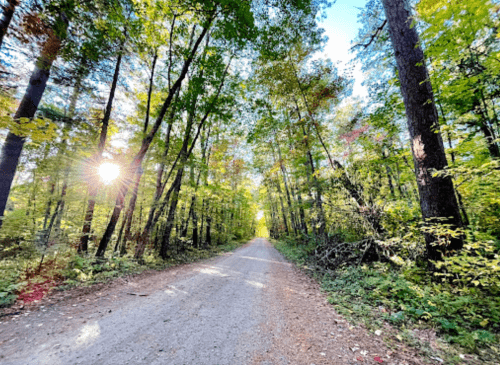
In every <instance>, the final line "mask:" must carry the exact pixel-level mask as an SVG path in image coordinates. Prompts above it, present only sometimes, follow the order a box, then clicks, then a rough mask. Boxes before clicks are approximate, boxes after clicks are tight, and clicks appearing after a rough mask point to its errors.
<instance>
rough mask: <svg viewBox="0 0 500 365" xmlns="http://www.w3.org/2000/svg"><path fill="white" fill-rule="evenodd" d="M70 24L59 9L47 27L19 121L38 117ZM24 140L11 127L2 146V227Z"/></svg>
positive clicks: (19, 108) (0, 169)
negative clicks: (51, 24) (53, 66)
mask: <svg viewBox="0 0 500 365" xmlns="http://www.w3.org/2000/svg"><path fill="white" fill-rule="evenodd" d="M68 25H69V20H68V17H67V15H66V13H65V11H64V10H63V9H60V11H59V15H58V17H57V20H56V21H55V23H54V25H53V26H52V27H44V30H45V37H46V40H45V42H44V43H43V46H42V49H41V51H40V56H39V57H38V59H37V61H36V64H35V69H34V70H33V73H32V74H31V77H30V80H29V83H28V87H27V88H26V91H25V93H24V96H23V99H22V100H21V104H19V107H18V109H17V111H16V114H15V115H14V121H15V122H16V123H18V124H22V123H23V122H25V121H26V119H31V118H33V117H34V116H35V113H36V111H37V109H38V105H39V104H40V100H41V99H42V96H43V94H44V92H45V88H46V87H47V81H48V79H49V76H50V70H51V68H52V64H53V63H54V61H55V59H56V57H57V55H58V54H59V51H60V49H61V46H62V40H63V39H64V37H65V35H66V30H67V29H68ZM25 141H26V137H25V136H23V135H22V134H20V133H16V132H15V131H12V130H11V131H9V134H8V135H7V138H6V139H5V142H4V144H3V147H2V154H1V156H0V171H1V172H2V173H1V174H0V227H1V225H2V220H1V219H2V218H3V215H4V211H5V206H6V204H7V199H8V198H9V193H10V188H11V186H12V181H13V180H14V175H15V173H16V169H17V165H18V163H19V157H20V156H21V152H22V150H23V146H24V143H25Z"/></svg>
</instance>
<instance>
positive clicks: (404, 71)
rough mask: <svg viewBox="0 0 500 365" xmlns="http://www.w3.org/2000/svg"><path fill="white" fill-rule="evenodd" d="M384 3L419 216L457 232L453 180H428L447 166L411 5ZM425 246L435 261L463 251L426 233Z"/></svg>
mask: <svg viewBox="0 0 500 365" xmlns="http://www.w3.org/2000/svg"><path fill="white" fill-rule="evenodd" d="M382 2H383V5H384V9H385V14H386V17H387V22H388V25H389V34H390V37H391V40H392V45H393V47H394V52H395V57H396V61H397V64H398V70H399V80H400V82H401V93H402V95H403V99H404V103H405V107H406V117H407V122H408V129H409V132H410V139H411V143H412V153H413V161H414V165H415V174H416V177H417V185H418V190H419V196H420V207H421V210H422V216H423V218H424V220H425V221H427V222H428V223H436V222H435V221H433V220H435V219H438V218H443V219H445V220H444V222H443V223H448V224H452V225H453V226H454V227H461V226H462V220H461V217H460V211H459V207H458V202H457V199H456V197H455V191H454V188H453V182H452V180H451V177H449V176H447V177H442V176H437V177H433V176H432V174H433V171H442V170H443V169H445V168H446V167H447V166H448V163H447V161H446V155H445V151H444V146H443V140H442V138H441V134H440V133H439V123H438V114H437V110H436V105H435V103H434V95H433V93H432V87H431V84H430V82H429V74H428V72H427V68H426V66H425V60H424V53H423V51H422V49H421V47H420V42H419V38H418V34H417V30H416V27H413V26H412V25H411V22H412V18H411V13H410V12H411V5H410V2H409V0H382ZM436 132H438V133H436ZM425 241H426V247H427V258H428V259H429V260H439V259H441V257H442V254H443V253H445V252H447V251H449V250H460V249H461V248H462V247H463V240H462V239H453V240H452V241H451V243H450V245H449V246H448V247H440V246H437V245H435V241H436V237H435V236H434V235H432V234H431V233H426V235H425Z"/></svg>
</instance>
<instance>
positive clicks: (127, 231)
mask: <svg viewBox="0 0 500 365" xmlns="http://www.w3.org/2000/svg"><path fill="white" fill-rule="evenodd" d="M142 173H143V171H142V168H141V167H139V168H138V169H137V172H136V174H135V183H134V189H133V190H132V196H131V197H130V202H129V203H128V209H127V214H126V215H125V218H124V219H125V233H124V235H123V243H122V245H121V249H120V255H122V256H124V255H125V254H126V253H127V241H128V240H129V239H130V231H131V229H132V218H133V217H134V210H135V205H136V203H137V196H138V194H139V184H140V182H141V177H142Z"/></svg>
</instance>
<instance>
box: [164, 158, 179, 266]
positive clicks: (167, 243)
mask: <svg viewBox="0 0 500 365" xmlns="http://www.w3.org/2000/svg"><path fill="white" fill-rule="evenodd" d="M183 173H184V164H183V166H182V167H181V168H180V169H179V171H177V176H176V177H175V180H174V182H173V185H174V191H173V193H172V199H171V201H170V209H169V210H168V215H167V223H166V227H165V231H164V233H163V238H162V241H161V246H160V257H161V258H162V259H164V260H165V259H167V258H168V249H169V246H170V234H171V233H172V228H173V227H174V218H175V211H176V209H177V203H178V202H179V191H180V190H181V184H182V175H183Z"/></svg>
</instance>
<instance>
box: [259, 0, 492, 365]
mask: <svg viewBox="0 0 500 365" xmlns="http://www.w3.org/2000/svg"><path fill="white" fill-rule="evenodd" d="M413 4H414V5H415V6H414V8H412V9H409V8H408V7H407V6H404V4H403V1H396V0H381V1H378V0H373V1H368V2H367V5H366V7H365V8H364V9H363V10H362V11H360V14H359V19H360V21H361V23H362V24H363V27H362V28H361V29H360V31H359V36H358V39H357V40H356V42H355V44H354V45H353V48H352V51H353V52H354V53H355V54H356V57H357V59H358V60H359V61H360V62H361V63H362V65H363V70H364V71H365V72H366V73H367V75H368V77H367V79H366V82H365V84H366V86H367V87H368V90H369V92H368V97H367V98H366V99H364V100H357V99H353V98H350V99H349V98H347V99H346V98H344V97H343V96H342V95H343V93H344V92H345V90H349V85H348V83H346V82H345V79H344V78H343V77H342V76H339V75H338V74H336V73H334V72H331V68H330V67H328V66H327V65H325V64H322V63H321V62H320V61H319V60H315V61H312V60H311V55H310V53H309V50H308V49H305V48H303V47H297V48H295V49H294V50H293V51H291V52H290V55H289V58H287V59H284V60H280V61H278V62H269V63H266V64H263V65H262V67H261V69H260V71H259V73H260V75H262V76H261V82H260V85H266V86H265V90H266V93H267V97H266V98H265V100H263V101H262V103H261V114H260V115H261V118H260V119H259V121H258V123H257V126H256V131H258V133H257V132H256V133H255V135H254V136H252V140H251V141H252V143H254V145H255V150H256V151H259V153H260V155H259V156H260V160H259V168H260V171H261V172H262V174H263V176H264V180H263V184H262V186H261V190H260V194H261V197H262V198H261V200H262V201H265V203H264V207H265V220H266V225H267V227H268V230H269V236H270V237H271V238H273V239H274V240H275V242H276V247H277V248H278V249H279V250H280V251H281V252H283V253H284V254H285V255H286V256H287V257H288V258H289V259H290V260H292V261H293V262H296V263H297V264H298V265H299V266H301V267H304V268H307V269H308V270H311V271H312V272H313V273H315V274H316V275H318V278H319V280H320V281H321V283H322V285H323V288H324V290H325V291H327V292H328V293H329V298H330V302H331V303H332V304H333V305H334V306H335V307H336V308H337V310H338V311H339V312H340V313H342V314H344V315H346V316H347V317H348V318H351V319H352V320H353V321H355V322H357V323H364V324H365V325H366V326H367V327H368V328H370V329H372V330H377V329H382V328H383V326H384V325H385V324H390V325H392V326H395V327H396V328H399V329H400V330H401V331H402V332H400V335H398V336H402V337H401V338H403V337H404V338H405V339H409V338H410V337H409V336H407V335H404V334H405V333H406V334H409V333H411V330H412V329H418V328H427V329H433V330H434V331H435V332H436V333H437V334H438V336H439V337H440V338H441V339H442V340H443V341H445V342H446V343H447V344H448V345H449V346H450V347H448V350H447V351H448V352H447V353H448V355H446V356H448V357H447V358H446V361H445V363H460V362H461V361H463V358H461V357H460V356H459V355H460V354H462V355H463V354H465V353H470V354H475V356H477V360H476V361H477V362H478V363H488V362H489V363H492V364H495V363H498V362H499V361H500V360H499V359H500V346H499V341H500V300H499V293H500V280H499V278H500V276H499V273H500V256H499V254H500V231H499V227H500V225H499V220H500V210H499V208H500V205H499V197H500V195H499V193H498V192H499V191H500V174H499V173H498V171H499V169H500V159H499V158H500V154H499V152H498V151H499V146H500V140H499V139H498V136H500V134H499V132H500V124H499V119H498V115H499V114H498V113H499V110H498V107H497V103H498V96H499V95H500V94H498V92H497V90H498V83H497V82H496V81H495V80H497V79H498V75H499V71H500V69H499V66H500V63H498V62H497V61H496V57H497V55H498V52H499V50H500V44H499V42H498V39H499V38H498V32H497V29H498V28H497V27H496V25H498V24H499V21H500V19H499V17H498V14H499V12H498V9H499V4H498V2H497V1H486V0H475V1H469V2H460V1H435V0H433V1H427V0H420V1H416V2H413ZM410 17H411V19H412V22H407V21H406V22H405V19H408V18H410ZM312 65H314V66H312ZM277 70H279V72H277ZM275 74H279V75H280V76H279V77H275V78H273V76H272V75H275ZM424 347H425V346H424ZM445 347H446V346H445ZM433 356H436V355H433ZM442 356H444V355H442ZM442 356H441V357H442Z"/></svg>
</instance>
